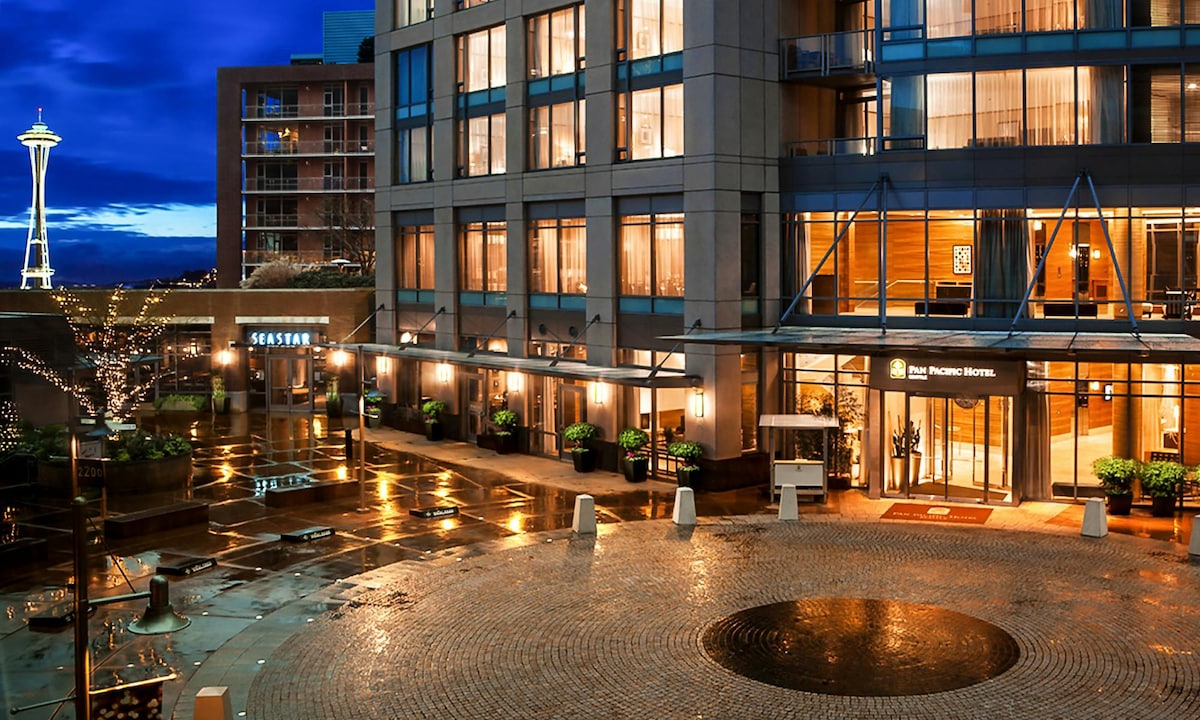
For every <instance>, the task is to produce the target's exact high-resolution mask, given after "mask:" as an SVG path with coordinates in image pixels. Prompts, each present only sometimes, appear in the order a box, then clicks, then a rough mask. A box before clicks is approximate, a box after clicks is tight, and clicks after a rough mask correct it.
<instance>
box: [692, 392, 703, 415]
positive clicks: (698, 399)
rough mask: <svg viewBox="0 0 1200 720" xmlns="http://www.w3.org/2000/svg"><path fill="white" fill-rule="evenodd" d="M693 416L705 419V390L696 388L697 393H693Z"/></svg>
mask: <svg viewBox="0 0 1200 720" xmlns="http://www.w3.org/2000/svg"><path fill="white" fill-rule="evenodd" d="M692 415H694V416H695V417H698V418H702V417H704V388H696V392H694V393H692Z"/></svg>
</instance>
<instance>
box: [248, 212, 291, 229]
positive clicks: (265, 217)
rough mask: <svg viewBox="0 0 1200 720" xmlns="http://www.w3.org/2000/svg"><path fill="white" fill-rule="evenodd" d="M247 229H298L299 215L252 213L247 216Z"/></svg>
mask: <svg viewBox="0 0 1200 720" xmlns="http://www.w3.org/2000/svg"><path fill="white" fill-rule="evenodd" d="M246 227H247V228H298V227H300V215H299V214H298V213H250V214H248V215H246Z"/></svg>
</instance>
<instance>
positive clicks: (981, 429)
mask: <svg viewBox="0 0 1200 720" xmlns="http://www.w3.org/2000/svg"><path fill="white" fill-rule="evenodd" d="M887 395H888V396H889V397H888V400H887V402H888V407H889V409H891V408H893V407H894V408H896V409H895V410H893V411H891V412H889V413H888V426H889V427H888V432H889V437H890V439H891V443H890V445H891V450H892V453H891V455H892V459H891V460H890V467H889V468H887V469H886V476H887V484H886V486H885V488H886V491H885V494H890V495H896V496H900V497H913V498H930V499H936V500H943V501H947V502H975V503H985V504H992V503H1009V502H1012V492H1011V482H1010V468H1011V458H1012V398H1011V397H1008V396H984V397H953V398H952V397H946V396H937V397H925V396H917V395H905V394H903V393H887Z"/></svg>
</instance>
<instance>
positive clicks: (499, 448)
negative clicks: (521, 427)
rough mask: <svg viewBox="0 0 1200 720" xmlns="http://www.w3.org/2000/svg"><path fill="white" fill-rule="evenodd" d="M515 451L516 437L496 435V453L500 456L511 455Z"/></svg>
mask: <svg viewBox="0 0 1200 720" xmlns="http://www.w3.org/2000/svg"><path fill="white" fill-rule="evenodd" d="M516 451H517V436H516V435H515V434H513V433H508V434H507V435H501V434H499V433H496V452H497V453H499V454H501V455H511V454H513V453H515V452H516Z"/></svg>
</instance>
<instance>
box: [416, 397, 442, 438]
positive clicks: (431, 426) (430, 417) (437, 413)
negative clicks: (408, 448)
mask: <svg viewBox="0 0 1200 720" xmlns="http://www.w3.org/2000/svg"><path fill="white" fill-rule="evenodd" d="M421 412H422V413H424V415H425V437H426V439H428V440H433V441H437V440H441V439H442V437H443V435H442V422H441V415H442V413H444V412H446V403H444V402H442V401H441V400H426V401H425V404H424V405H422V406H421Z"/></svg>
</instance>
